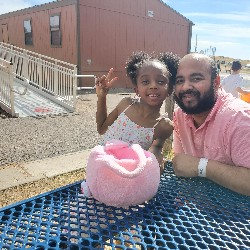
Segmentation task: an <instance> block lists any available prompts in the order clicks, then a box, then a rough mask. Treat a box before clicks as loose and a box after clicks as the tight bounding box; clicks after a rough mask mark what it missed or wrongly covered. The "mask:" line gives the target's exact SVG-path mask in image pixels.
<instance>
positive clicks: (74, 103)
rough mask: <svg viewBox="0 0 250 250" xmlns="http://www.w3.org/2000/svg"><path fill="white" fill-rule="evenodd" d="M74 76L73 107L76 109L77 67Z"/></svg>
mask: <svg viewBox="0 0 250 250" xmlns="http://www.w3.org/2000/svg"><path fill="white" fill-rule="evenodd" d="M73 74H74V76H73V85H72V88H73V89H72V91H73V107H74V109H75V108H76V89H77V66H75V67H74V73H73Z"/></svg>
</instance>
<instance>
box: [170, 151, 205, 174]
mask: <svg viewBox="0 0 250 250" xmlns="http://www.w3.org/2000/svg"><path fill="white" fill-rule="evenodd" d="M199 161H200V158H197V157H194V156H191V155H186V154H176V155H175V156H174V158H173V160H172V162H173V168H174V172H175V174H176V175H177V176H181V177H196V176H198V164H199Z"/></svg>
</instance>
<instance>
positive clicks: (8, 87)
mask: <svg viewBox="0 0 250 250" xmlns="http://www.w3.org/2000/svg"><path fill="white" fill-rule="evenodd" d="M12 68H13V65H12V64H11V63H10V62H8V61H6V60H4V59H1V58H0V107H1V108H2V109H3V110H5V111H6V112H8V113H9V114H11V115H12V116H13V117H14V116H16V114H15V106H14V92H13V82H14V75H13V69H12Z"/></svg>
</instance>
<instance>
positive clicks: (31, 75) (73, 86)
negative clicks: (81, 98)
mask: <svg viewBox="0 0 250 250" xmlns="http://www.w3.org/2000/svg"><path fill="white" fill-rule="evenodd" d="M0 58H3V59H5V60H7V61H10V62H12V64H13V72H14V74H15V76H16V79H17V80H19V81H20V83H22V82H23V81H28V82H29V88H31V89H33V90H35V91H37V92H39V93H41V94H42V95H44V96H46V97H47V98H49V99H51V100H52V101H54V102H56V103H58V104H60V105H62V106H64V107H65V108H67V109H69V110H71V111H74V110H75V107H76V91H77V78H80V77H93V78H94V81H95V79H96V77H95V76H94V75H77V66H76V65H74V64H70V63H67V62H64V61H60V60H57V59H54V58H51V57H48V56H44V55H41V54H38V53H35V52H32V51H28V50H25V49H22V48H19V47H16V46H14V45H10V44H6V43H3V42H1V43H0ZM86 88H87V89H88V87H86ZM90 88H94V87H90Z"/></svg>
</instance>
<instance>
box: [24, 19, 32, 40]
mask: <svg viewBox="0 0 250 250" xmlns="http://www.w3.org/2000/svg"><path fill="white" fill-rule="evenodd" d="M23 28H24V39H25V45H33V39H32V28H31V20H24V22H23Z"/></svg>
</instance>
